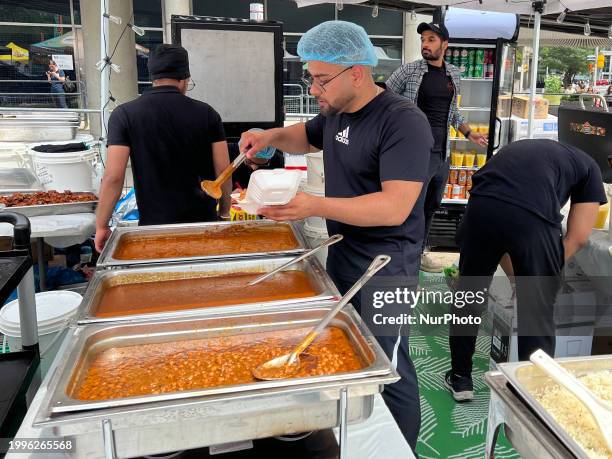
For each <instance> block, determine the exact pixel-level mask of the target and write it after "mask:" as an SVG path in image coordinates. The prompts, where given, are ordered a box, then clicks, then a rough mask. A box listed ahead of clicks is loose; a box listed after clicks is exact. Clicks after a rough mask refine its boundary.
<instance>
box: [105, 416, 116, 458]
mask: <svg viewBox="0 0 612 459" xmlns="http://www.w3.org/2000/svg"><path fill="white" fill-rule="evenodd" d="M102 436H103V437H104V457H105V458H106V459H116V458H117V450H116V449H115V436H114V434H113V425H112V424H111V421H110V419H103V420H102Z"/></svg>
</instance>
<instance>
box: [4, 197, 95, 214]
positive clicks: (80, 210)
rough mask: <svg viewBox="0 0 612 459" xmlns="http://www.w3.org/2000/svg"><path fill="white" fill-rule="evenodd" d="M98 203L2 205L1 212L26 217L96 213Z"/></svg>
mask: <svg viewBox="0 0 612 459" xmlns="http://www.w3.org/2000/svg"><path fill="white" fill-rule="evenodd" d="M97 205H98V201H87V202H67V203H61V204H42V205H38V206H12V207H6V206H4V205H2V204H0V212H1V211H10V212H17V213H19V214H21V215H25V216H26V217H40V216H43V215H68V214H84V213H95V211H96V206H97Z"/></svg>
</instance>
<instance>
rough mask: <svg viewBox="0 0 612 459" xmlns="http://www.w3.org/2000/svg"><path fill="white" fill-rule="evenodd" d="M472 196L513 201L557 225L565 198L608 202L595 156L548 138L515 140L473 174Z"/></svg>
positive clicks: (578, 200) (574, 200)
mask: <svg viewBox="0 0 612 459" xmlns="http://www.w3.org/2000/svg"><path fill="white" fill-rule="evenodd" d="M470 194H472V195H475V196H488V197H492V198H496V199H500V200H502V201H505V202H509V203H511V204H514V205H517V206H519V207H522V208H523V209H526V210H528V211H530V212H533V213H534V214H536V215H538V216H539V217H541V218H542V219H544V220H545V221H547V222H549V223H551V224H553V225H555V226H557V227H559V228H560V227H561V222H562V221H563V216H562V215H561V212H560V211H561V208H562V207H563V206H564V205H565V203H566V202H567V200H568V199H570V198H571V200H572V203H583V202H598V203H600V204H605V203H606V202H607V200H606V193H605V190H604V187H603V183H602V179H601V171H600V169H599V166H598V165H597V163H596V162H595V160H594V159H593V158H591V157H590V156H588V155H587V154H586V153H585V152H583V151H582V150H580V149H578V148H576V147H572V146H569V145H565V144H562V143H559V142H556V141H554V140H548V139H535V140H519V141H517V142H513V143H511V144H510V145H507V146H505V147H504V148H502V149H501V150H500V151H499V153H497V154H496V155H495V156H493V158H492V159H491V160H489V161H488V162H487V164H486V165H485V166H484V167H483V168H482V169H481V170H479V171H478V172H477V173H475V174H474V176H473V177H472V190H471V191H470Z"/></svg>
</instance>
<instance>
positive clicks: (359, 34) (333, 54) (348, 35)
mask: <svg viewBox="0 0 612 459" xmlns="http://www.w3.org/2000/svg"><path fill="white" fill-rule="evenodd" d="M297 52H298V55H299V56H300V58H301V59H302V61H306V62H308V61H321V62H326V63H328V64H340V65H369V66H371V67H376V64H378V57H376V53H375V52H374V46H373V45H372V42H371V41H370V39H369V38H368V34H367V33H366V31H365V29H364V28H363V27H361V26H358V25H357V24H353V23H352V22H347V21H327V22H323V23H321V24H319V25H318V26H315V27H313V28H312V29H310V30H309V31H308V32H306V33H305V34H304V35H302V38H300V41H299V42H298V48H297Z"/></svg>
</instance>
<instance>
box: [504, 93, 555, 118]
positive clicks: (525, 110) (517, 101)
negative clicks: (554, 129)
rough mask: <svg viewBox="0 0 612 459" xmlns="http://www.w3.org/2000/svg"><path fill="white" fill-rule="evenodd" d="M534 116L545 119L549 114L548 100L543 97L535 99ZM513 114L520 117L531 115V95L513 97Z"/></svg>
mask: <svg viewBox="0 0 612 459" xmlns="http://www.w3.org/2000/svg"><path fill="white" fill-rule="evenodd" d="M534 104H535V107H534V113H533V117H534V118H535V119H537V120H539V119H545V118H546V117H547V116H548V101H547V100H546V99H543V98H542V97H536V98H535V99H534ZM512 114H513V115H515V116H518V117H519V118H528V117H529V96H514V97H512Z"/></svg>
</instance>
